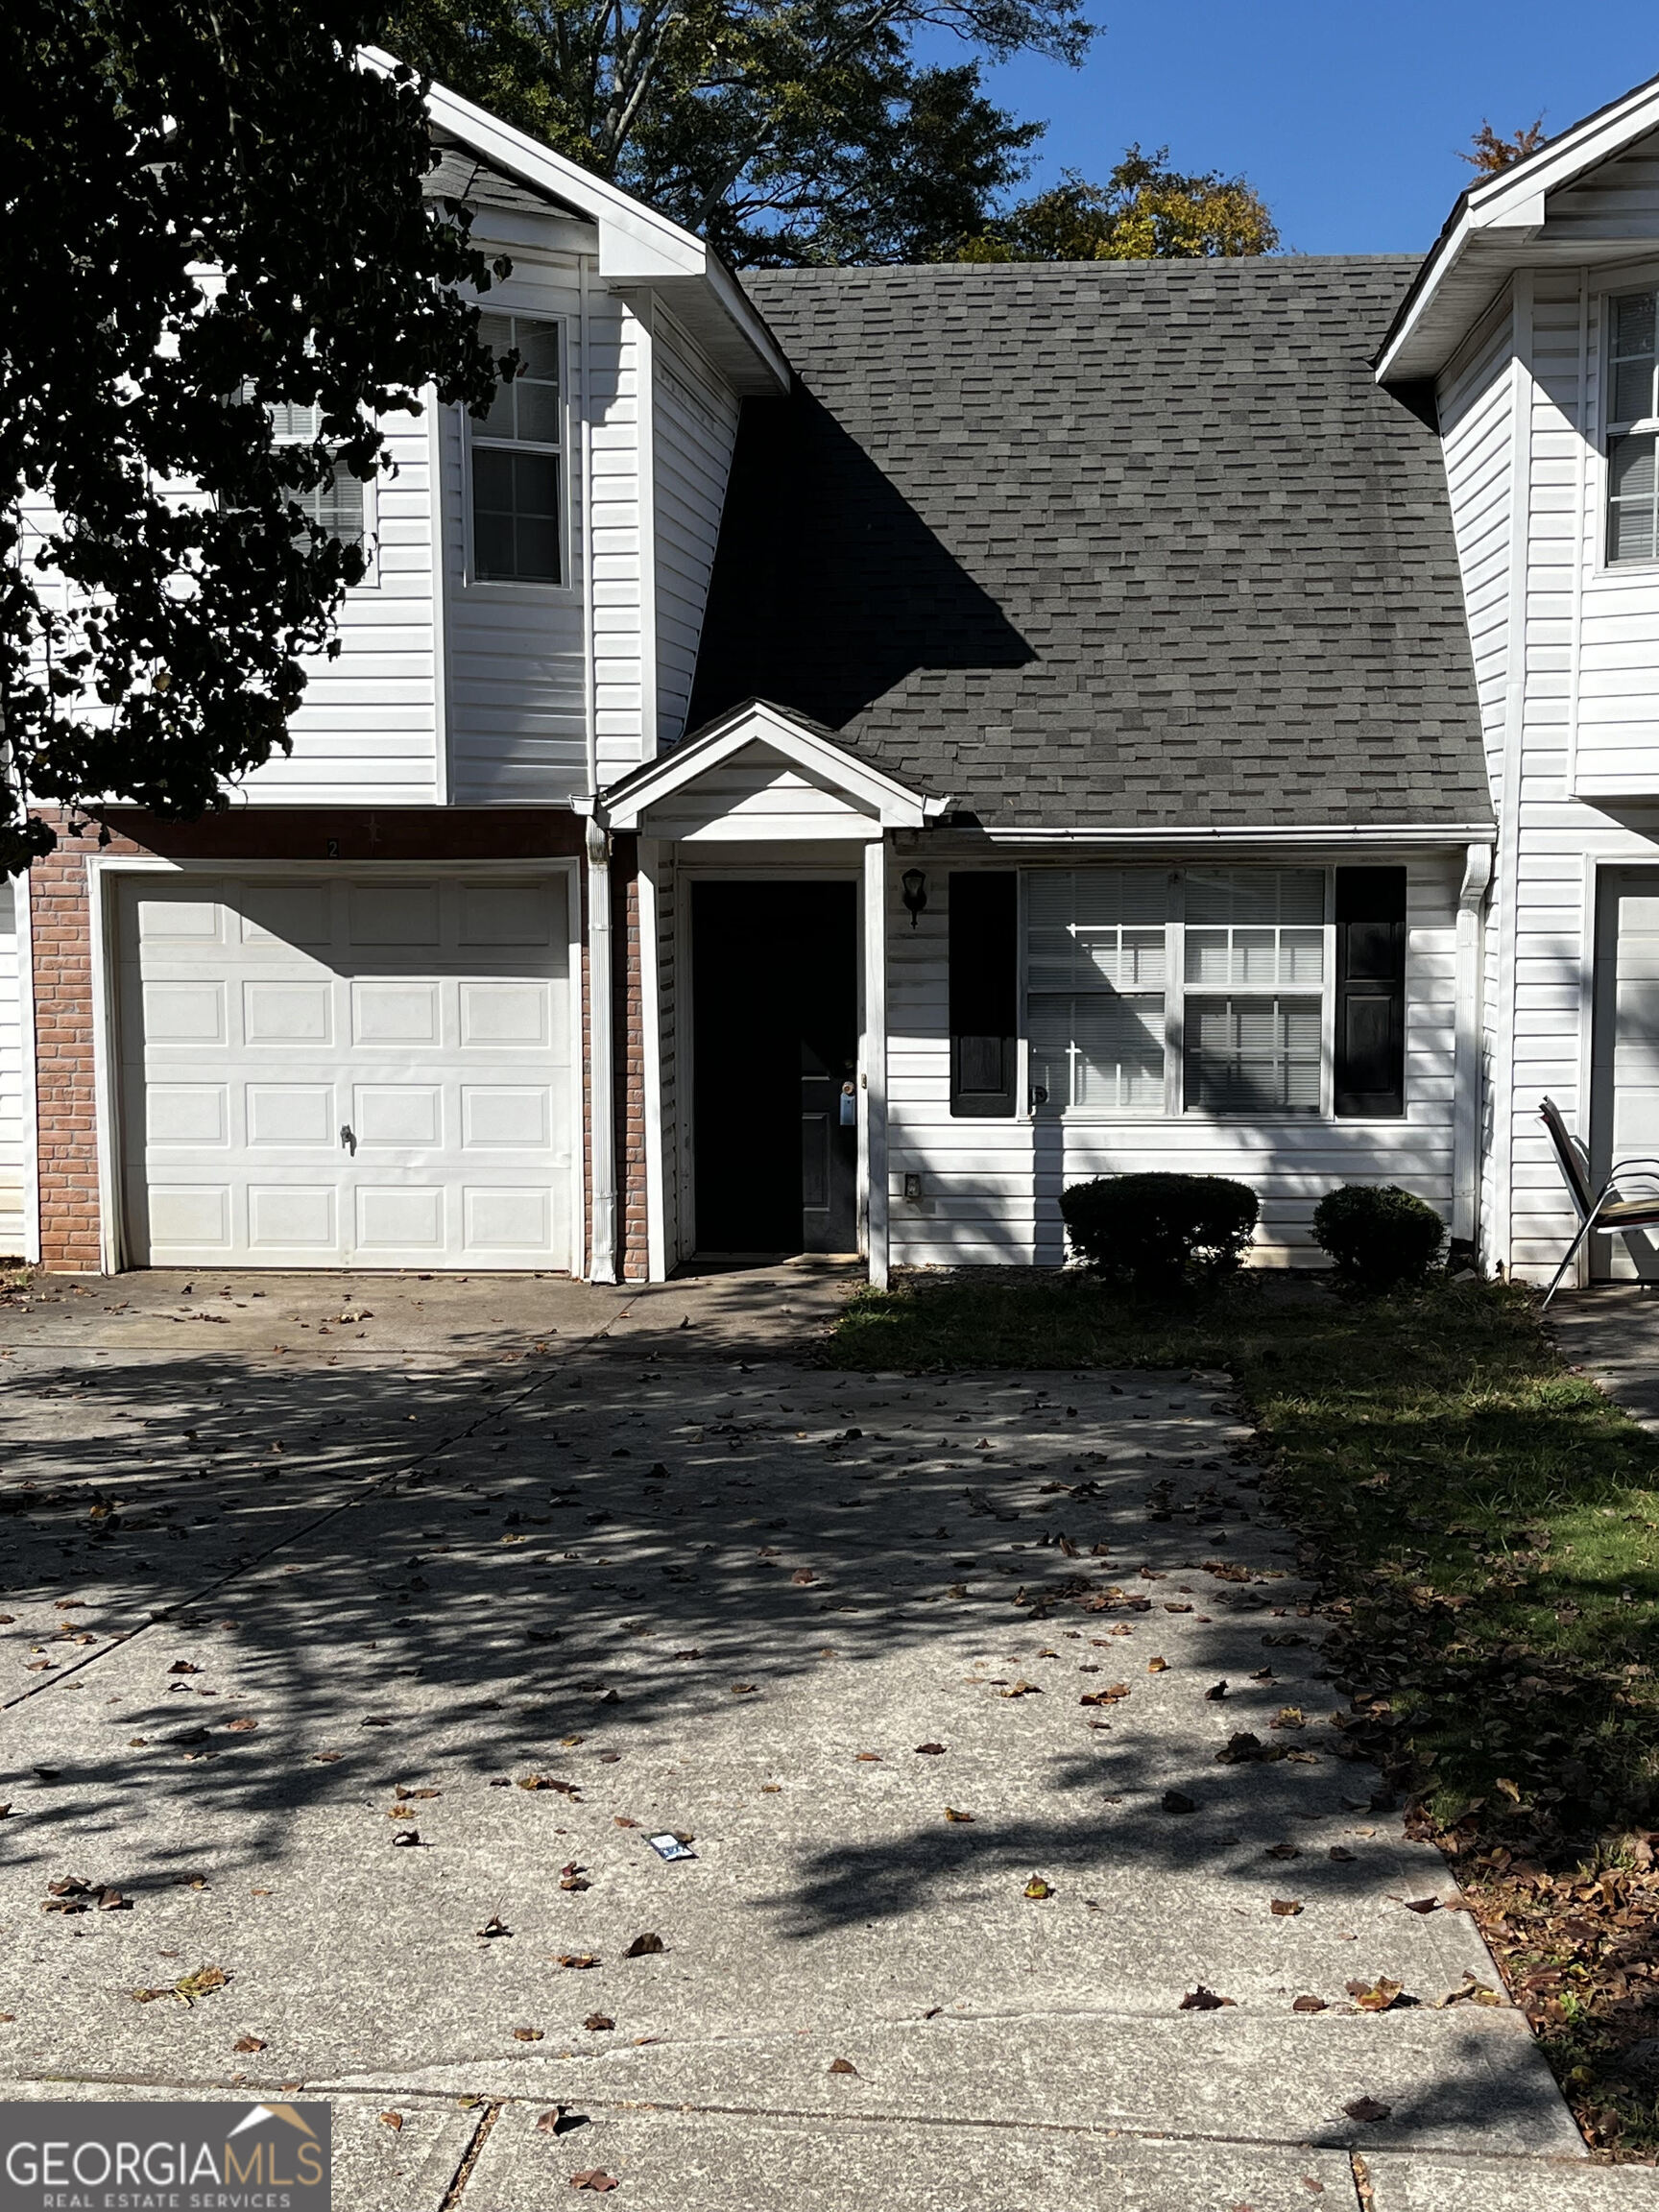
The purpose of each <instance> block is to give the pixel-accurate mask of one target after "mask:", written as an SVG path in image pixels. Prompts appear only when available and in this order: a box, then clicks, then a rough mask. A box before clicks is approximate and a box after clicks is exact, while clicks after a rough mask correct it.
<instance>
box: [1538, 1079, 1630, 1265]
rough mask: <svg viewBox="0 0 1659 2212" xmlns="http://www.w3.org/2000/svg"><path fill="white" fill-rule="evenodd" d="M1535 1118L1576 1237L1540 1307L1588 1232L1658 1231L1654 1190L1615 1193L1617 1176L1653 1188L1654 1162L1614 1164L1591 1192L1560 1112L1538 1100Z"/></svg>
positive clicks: (1580, 1153)
mask: <svg viewBox="0 0 1659 2212" xmlns="http://www.w3.org/2000/svg"><path fill="white" fill-rule="evenodd" d="M1538 1118H1539V1119H1540V1120H1541V1121H1542V1122H1543V1124H1544V1126H1545V1128H1546V1129H1548V1130H1549V1132H1550V1142H1551V1144H1553V1145H1554V1147H1555V1161H1556V1165H1557V1166H1559V1168H1560V1170H1561V1175H1562V1180H1563V1181H1564V1182H1565V1183H1566V1185H1567V1190H1568V1194H1569V1196H1570V1197H1571V1198H1572V1200H1573V1206H1574V1211H1575V1213H1576V1214H1577V1215H1578V1234H1577V1236H1576V1237H1575V1238H1574V1239H1573V1241H1572V1243H1571V1244H1570V1245H1569V1246H1568V1249H1567V1256H1566V1258H1565V1259H1564V1260H1563V1261H1562V1262H1561V1264H1560V1266H1559V1267H1557V1268H1556V1270H1555V1273H1554V1276H1553V1277H1552V1279H1551V1284H1550V1287H1549V1289H1548V1290H1547V1291H1546V1292H1545V1294H1544V1304H1545V1305H1546V1306H1548V1305H1549V1303H1550V1301H1551V1298H1553V1297H1554V1295H1555V1293H1556V1291H1557V1290H1558V1289H1559V1288H1560V1286H1561V1278H1562V1276H1563V1275H1565V1274H1566V1272H1567V1270H1568V1268H1569V1267H1571V1266H1572V1264H1573V1262H1574V1261H1575V1258H1576V1257H1577V1253H1578V1247H1579V1245H1580V1244H1582V1243H1583V1241H1584V1239H1585V1238H1586V1237H1588V1236H1589V1235H1590V1233H1591V1231H1592V1230H1596V1231H1599V1234H1600V1235H1601V1236H1603V1237H1617V1236H1621V1235H1622V1234H1623V1232H1624V1231H1625V1230H1626V1229H1659V1190H1655V1192H1654V1194H1653V1196H1652V1197H1650V1198H1622V1197H1621V1196H1620V1195H1619V1182H1620V1179H1621V1177H1624V1178H1629V1177H1631V1176H1634V1177H1635V1179H1636V1180H1637V1181H1638V1182H1644V1183H1652V1184H1655V1185H1659V1160H1634V1159H1633V1160H1616V1161H1615V1162H1614V1164H1613V1172H1612V1173H1611V1174H1610V1175H1609V1176H1608V1178H1607V1180H1606V1182H1605V1183H1603V1184H1602V1186H1601V1188H1600V1190H1597V1188H1596V1184H1595V1179H1594V1178H1593V1176H1592V1175H1591V1172H1590V1159H1589V1155H1588V1154H1587V1153H1586V1151H1585V1149H1584V1147H1583V1145H1582V1144H1580V1143H1579V1142H1578V1140H1577V1138H1576V1137H1575V1136H1574V1135H1573V1134H1572V1133H1571V1131H1570V1130H1569V1129H1568V1127H1567V1124H1566V1122H1565V1121H1564V1120H1563V1119H1562V1118H1561V1109H1560V1107H1559V1106H1557V1105H1556V1103H1555V1101H1554V1099H1553V1098H1546V1099H1544V1100H1543V1101H1542V1102H1541V1104H1540V1106H1539V1109H1538Z"/></svg>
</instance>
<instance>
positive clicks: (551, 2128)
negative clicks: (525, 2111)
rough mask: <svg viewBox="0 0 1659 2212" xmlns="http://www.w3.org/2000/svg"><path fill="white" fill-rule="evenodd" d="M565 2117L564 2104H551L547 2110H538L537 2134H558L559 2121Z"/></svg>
mask: <svg viewBox="0 0 1659 2212" xmlns="http://www.w3.org/2000/svg"><path fill="white" fill-rule="evenodd" d="M564 2117H565V2107H564V2105H563V2104H551V2105H549V2106H548V2108H547V2110H546V2111H545V2112H538V2113H537V2115H536V2132H537V2134H538V2135H557V2134H558V2133H559V2132H560V2128H559V2123H560V2122H561V2121H562V2120H563V2119H564Z"/></svg>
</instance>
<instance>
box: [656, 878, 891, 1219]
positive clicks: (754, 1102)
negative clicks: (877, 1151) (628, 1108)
mask: <svg viewBox="0 0 1659 2212" xmlns="http://www.w3.org/2000/svg"><path fill="white" fill-rule="evenodd" d="M857 897H858V894H857V886H856V885H855V884H854V883H850V882H817V883H814V882H803V881H800V880H798V879H794V878H784V879H782V880H778V881H764V882H725V883H697V884H695V885H693V887H692V893H691V1021H692V1055H693V1063H694V1067H693V1079H692V1130H691V1156H692V1180H693V1186H694V1203H695V1220H696V1232H697V1235H696V1242H697V1251H698V1252H699V1254H701V1255H703V1256H706V1257H716V1256H732V1257H737V1256H761V1255H765V1256H768V1257H770V1256H772V1255H776V1254H778V1253H785V1252H852V1251H854V1249H855V1247H856V1243H857V1223H856V1202H857V1173H858V1117H857V1106H858V1100H857V1091H856V1070H857V1059H858V970H857V957H858V919H857V916H858V908H857Z"/></svg>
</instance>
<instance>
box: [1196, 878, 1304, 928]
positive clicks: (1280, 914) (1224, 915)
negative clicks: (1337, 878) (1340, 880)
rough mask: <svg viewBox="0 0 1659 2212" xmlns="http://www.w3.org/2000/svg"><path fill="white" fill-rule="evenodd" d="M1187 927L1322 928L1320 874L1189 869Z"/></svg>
mask: <svg viewBox="0 0 1659 2212" xmlns="http://www.w3.org/2000/svg"><path fill="white" fill-rule="evenodd" d="M1187 919H1188V921H1189V922H1231V923H1245V924H1248V923H1322V922H1323V921H1324V919H1325V871H1324V870H1323V869H1322V868H1190V869H1189V870H1188V871H1187Z"/></svg>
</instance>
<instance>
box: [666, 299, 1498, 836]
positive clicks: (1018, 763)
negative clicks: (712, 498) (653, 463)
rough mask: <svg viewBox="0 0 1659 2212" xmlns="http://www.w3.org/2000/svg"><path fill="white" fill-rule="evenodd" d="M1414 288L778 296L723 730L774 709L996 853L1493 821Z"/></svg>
mask: <svg viewBox="0 0 1659 2212" xmlns="http://www.w3.org/2000/svg"><path fill="white" fill-rule="evenodd" d="M1415 267H1416V264H1415V262H1414V261H1412V260H1409V259H1406V258H1395V257H1389V258H1383V257H1378V256H1370V255H1368V256H1365V257H1362V258H1360V257H1342V258H1332V259H1310V258H1286V259H1282V260H1275V259H1265V260H1256V261H1222V262H1099V263H1093V262H1091V263H1066V264H1059V265H1030V264H1025V265H1021V264H1012V265H1008V264H1004V265H1000V266H991V267H974V266H967V267H963V266H949V267H934V268H917V269H837V270H805V271H799V270H787V271H784V270H762V271H753V272H751V273H749V274H748V275H747V276H745V278H744V283H745V285H746V287H747V289H748V290H749V292H750V293H751V295H752V296H753V298H754V300H755V301H756V303H757V306H758V307H759V308H760V310H761V312H762V313H763V314H764V315H765V317H766V319H767V321H768V322H769V323H770V324H771V325H772V327H773V329H774V330H775V331H776V333H777V335H778V338H779V340H780V343H781V345H782V346H783V348H784V349H785V350H786V352H787V353H788V355H789V358H790V360H791V361H792V362H793V364H794V366H795V369H796V372H797V375H798V378H799V389H798V390H797V392H796V393H795V395H794V397H791V398H789V399H779V400H755V399H749V400H746V401H745V402H744V408H743V421H742V426H741V429H740V432H739V436H738V444H737V451H736V455H735V458H734V462H733V478H732V485H731V489H730V492H729V493H728V499H727V509H726V516H725V519H724V522H723V525H722V531H721V539H720V547H719V553H718V557H717V560H716V564H715V572H714V580H713V585H712V589H711V591H710V598H709V615H708V621H707V624H706V626H705V633H704V642H703V650H702V654H701V658H700V661H699V668H698V680H697V686H696V692H695V696H694V698H693V701H692V715H691V723H690V727H691V728H693V729H695V728H697V727H699V726H700V725H701V724H702V723H704V722H707V721H709V720H711V719H713V718H714V717H715V716H716V715H718V714H720V713H722V712H724V711H725V710H726V709H729V708H730V707H732V706H733V705H734V704H735V703H736V702H737V701H739V700H742V699H746V698H749V697H752V696H756V695H758V696H760V697H764V698H768V699H772V700H775V701H777V702H778V703H779V704H780V705H782V706H785V707H790V708H793V709H797V710H799V711H801V712H803V713H805V714H807V715H810V716H811V717H812V718H813V719H814V720H816V721H818V722H821V723H823V724H825V725H827V726H828V727H829V729H830V730H831V731H833V732H834V733H836V734H837V735H838V736H839V737H840V738H842V739H843V740H844V741H845V742H847V743H849V744H850V745H852V746H853V747H854V749H855V750H856V751H858V752H859V753H860V754H863V755H865V756H867V757H870V758H872V759H873V760H875V761H877V762H878V763H879V764H880V765H881V766H883V767H885V768H887V769H888V770H889V771H890V772H891V773H893V774H894V775H896V776H900V777H902V778H903V779H904V780H905V781H908V782H910V783H912V784H915V785H918V786H920V787H921V788H923V789H925V790H927V791H930V792H932V793H935V794H937V795H941V796H943V795H946V794H949V795H951V796H953V797H954V798H955V799H956V801H957V803H958V805H960V806H962V807H963V808H966V809H972V810H973V811H974V812H976V813H977V814H978V815H979V816H980V818H981V819H982V820H983V821H984V822H985V823H986V824H987V826H990V825H993V824H996V825H1007V826H1013V825H1026V826H1034V825H1045V824H1046V825H1049V826H1062V825H1072V824H1082V825H1087V826H1090V827H1102V828H1142V829H1145V828H1156V827H1162V826H1168V827H1171V828H1175V827H1199V826H1217V827H1220V826H1234V827H1240V828H1242V827H1252V826H1255V825H1259V824H1261V825H1267V824H1272V825H1285V826H1289V825H1302V826H1306V825H1310V824H1319V825H1346V824H1356V825H1362V824H1372V825H1383V824H1389V825H1392V824H1407V823H1409V824H1418V825H1423V826H1426V827H1428V826H1435V825H1450V824H1469V823H1480V822H1484V821H1487V820H1489V819H1490V814H1491V802H1490V798H1489V796H1488V792H1487V786H1486V780H1485V774H1484V769H1483V765H1482V758H1481V751H1480V743H1479V719H1478V715H1477V709H1476V699H1475V685H1474V675H1473V670H1472V666H1471V661H1470V654H1469V644H1468V637H1467V633H1466V631H1465V628H1464V622H1463V609H1462V597H1461V592H1460V589H1459V583H1458V574H1457V564H1456V558H1455V550H1454V545H1453V538H1452V524H1451V516H1450V510H1449V507H1448V502H1447V494H1446V485H1445V476H1444V472H1443V469H1442V466H1441V461H1440V455H1439V450H1438V446H1437V442H1436V440H1435V437H1434V435H1433V433H1432V431H1431V430H1430V429H1428V428H1427V427H1426V426H1425V425H1424V423H1423V422H1422V421H1419V420H1418V419H1417V418H1416V416H1415V415H1413V414H1412V413H1411V412H1410V411H1409V410H1408V409H1407V407H1406V406H1405V405H1403V404H1402V403H1401V401H1400V400H1399V399H1397V398H1394V397H1390V396H1389V395H1388V394H1387V393H1384V392H1383V391H1380V390H1379V389H1378V387H1377V385H1376V384H1375V382H1374V381H1373V378H1372V374H1371V370H1370V366H1369V363H1370V357H1371V355H1372V354H1373V353H1374V351H1375V349H1376V348H1377V345H1378V343H1379V341H1380V339H1381V338H1382V336H1383V332H1384V330H1385V329H1386V328H1387V326H1388V321H1389V317H1390V314H1391V312H1392V310H1393V308H1394V306H1395V304H1396V302H1397V301H1398V300H1399V299H1400V297H1401V295H1402V293H1403V292H1404V291H1405V289H1406V286H1407V283H1408V282H1409V281H1410V278H1411V276H1412V274H1413V272H1414V270H1415Z"/></svg>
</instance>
